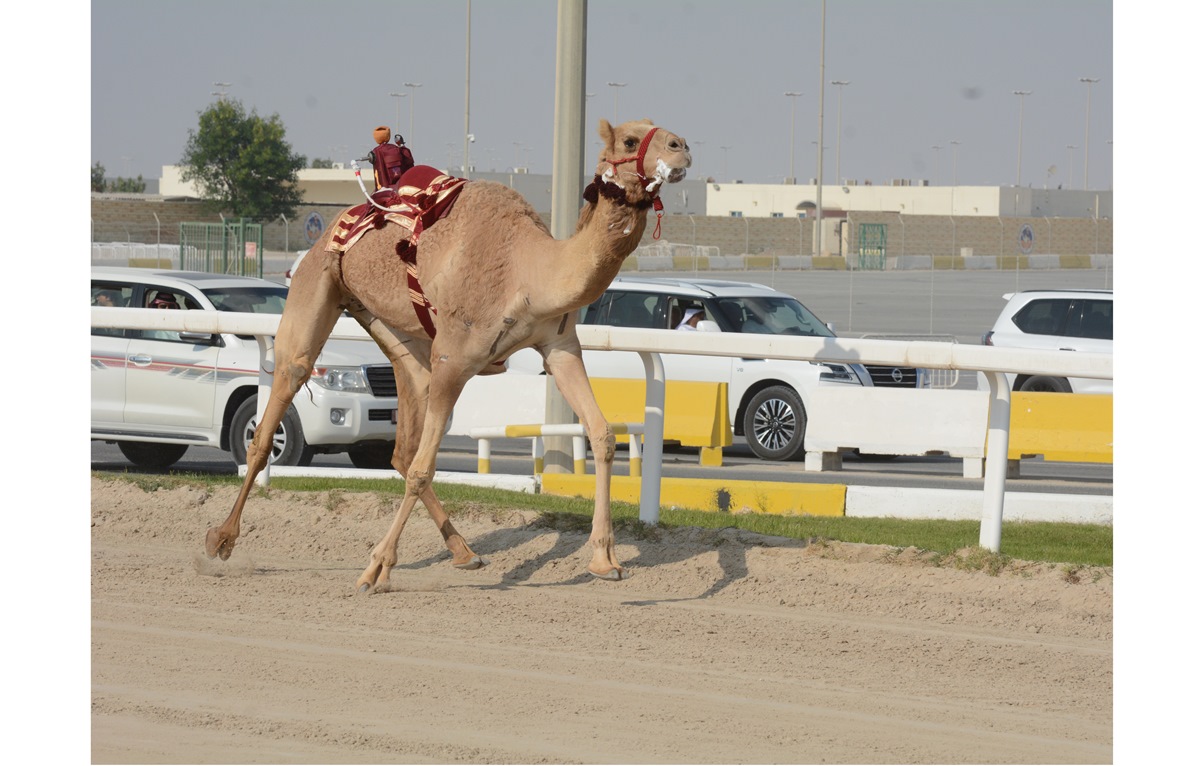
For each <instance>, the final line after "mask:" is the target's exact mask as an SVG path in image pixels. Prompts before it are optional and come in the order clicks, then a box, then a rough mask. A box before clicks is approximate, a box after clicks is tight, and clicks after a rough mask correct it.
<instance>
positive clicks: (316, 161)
mask: <svg viewBox="0 0 1200 766" xmlns="http://www.w3.org/2000/svg"><path fill="white" fill-rule="evenodd" d="M312 166H313V167H314V168H331V167H333V160H329V159H325V158H323V157H314V158H313V161H312Z"/></svg>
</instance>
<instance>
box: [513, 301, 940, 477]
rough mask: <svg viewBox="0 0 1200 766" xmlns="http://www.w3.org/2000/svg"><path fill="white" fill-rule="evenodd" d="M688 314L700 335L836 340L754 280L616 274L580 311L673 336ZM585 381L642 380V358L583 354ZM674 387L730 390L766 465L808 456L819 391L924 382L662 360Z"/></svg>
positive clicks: (788, 363)
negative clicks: (711, 385)
mask: <svg viewBox="0 0 1200 766" xmlns="http://www.w3.org/2000/svg"><path fill="white" fill-rule="evenodd" d="M689 309H700V310H701V312H702V316H701V319H700V321H699V322H698V324H697V325H696V329H697V330H699V331H701V332H744V333H762V334H771V335H810V336H812V335H815V336H818V337H833V336H834V332H833V329H832V328H830V327H829V326H827V325H826V324H824V323H823V322H821V320H820V319H818V318H817V317H816V316H815V315H814V314H813V313H812V312H811V311H809V310H808V309H807V308H806V307H805V306H804V305H803V304H801V303H800V301H798V300H796V299H795V298H793V297H792V296H790V295H788V294H787V293H782V292H779V291H778V290H773V289H771V288H770V287H767V286H765V285H760V284H755V283H752V282H730V281H723V280H713V279H691V280H684V279H653V278H630V277H617V278H616V279H615V280H614V281H613V283H612V285H610V286H609V288H608V290H607V291H605V293H604V295H603V296H601V297H600V299H599V300H597V301H596V302H595V303H593V304H591V305H590V306H588V307H587V308H586V309H584V310H583V317H582V319H581V320H580V323H581V324H598V325H613V326H616V327H645V328H651V329H663V330H665V329H670V328H674V327H677V326H678V325H679V323H680V322H681V321H682V320H683V318H684V317H685V316H687V315H688V312H689ZM583 353H584V364H585V366H586V367H587V371H588V375H589V376H591V377H595V378H635V379H644V378H645V368H644V367H643V365H642V361H641V357H639V356H638V355H637V354H636V353H634V352H629V351H584V352H583ZM663 366H664V368H665V372H666V376H667V379H668V380H701V381H713V382H726V383H728V384H729V420H730V423H732V424H733V430H734V433H735V434H738V435H739V436H745V437H746V443H747V444H748V445H749V446H750V449H751V450H752V451H753V452H754V454H755V455H757V456H758V457H760V458H763V459H765V460H792V459H795V458H798V457H803V455H804V431H805V427H806V425H807V423H808V412H809V409H810V407H811V399H812V396H811V392H812V390H813V388H814V387H815V386H817V385H826V384H834V385H837V384H840V385H855V386H889V387H900V388H915V387H917V386H923V385H925V376H924V375H923V371H920V370H916V369H914V368H911V367H892V366H875V365H865V366H864V365H859V364H846V365H843V364H830V363H827V362H823V363H820V364H818V363H815V362H800V361H793V360H785V359H743V358H734V357H723V356H704V355H689V354H663ZM509 368H510V369H516V370H520V371H522V372H536V371H538V370H540V369H541V359H540V357H538V356H537V354H536V353H535V352H532V350H528V349H527V350H523V351H520V352H518V353H516V354H514V355H513V356H512V357H511V358H510V359H509Z"/></svg>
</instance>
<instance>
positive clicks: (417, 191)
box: [326, 165, 467, 339]
mask: <svg viewBox="0 0 1200 766" xmlns="http://www.w3.org/2000/svg"><path fill="white" fill-rule="evenodd" d="M466 183H467V180H466V179H465V178H455V177H454V176H448V175H445V174H443V173H441V172H440V171H438V169H437V168H433V167H430V166H429V165H417V166H416V167H414V168H412V169H411V170H409V171H408V172H406V173H405V174H404V175H403V176H401V177H400V181H399V183H397V185H396V186H395V187H384V188H382V189H379V190H378V191H376V192H375V193H374V194H372V195H371V201H370V202H364V203H362V204H360V205H355V206H354V207H352V208H349V209H348V210H346V211H345V212H343V213H342V214H341V216H339V217H338V220H337V223H335V224H334V230H333V235H332V236H331V237H330V240H329V246H328V247H327V248H326V249H327V250H328V251H329V252H331V253H337V254H339V255H344V254H345V253H347V252H349V251H350V248H351V247H353V246H354V244H355V243H356V242H358V241H359V240H360V239H362V237H363V235H364V234H366V233H367V232H368V231H370V230H372V229H382V228H383V227H384V226H386V225H388V224H389V223H392V224H396V225H398V226H401V227H403V228H404V229H406V230H407V231H408V232H409V236H408V238H407V239H406V240H404V241H402V242H400V243H399V244H397V245H396V254H397V255H398V256H400V259H401V260H402V261H404V263H405V264H406V266H407V271H408V293H409V298H410V299H411V300H412V304H413V308H414V309H415V310H416V312H417V319H419V320H420V322H421V327H423V328H424V329H425V332H427V333H429V337H430V338H431V339H432V338H433V337H434V335H436V334H437V327H436V325H435V324H434V322H433V317H434V316H436V315H437V308H435V307H434V306H433V304H432V303H430V302H429V298H427V297H426V296H425V291H424V289H422V287H421V281H420V278H419V270H418V268H417V243H418V241H419V240H420V238H421V233H422V232H423V231H425V229H427V228H429V227H430V226H432V225H434V224H435V223H437V222H438V221H439V220H440V219H442V218H444V217H445V216H446V215H447V214H448V213H449V212H450V210H451V209H452V208H453V207H454V203H455V201H456V200H457V199H458V195H459V193H460V192H461V191H462V189H463V186H464V185H465V184H466Z"/></svg>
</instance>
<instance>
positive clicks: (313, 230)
mask: <svg viewBox="0 0 1200 766" xmlns="http://www.w3.org/2000/svg"><path fill="white" fill-rule="evenodd" d="M324 233H325V219H324V218H322V217H321V214H320V213H318V212H317V211H315V210H314V211H313V212H311V213H309V214H308V218H305V219H304V238H305V239H306V240H308V244H309V245H315V244H317V240H318V239H320V238H321V235H322V234H324Z"/></svg>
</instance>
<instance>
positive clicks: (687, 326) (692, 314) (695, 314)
mask: <svg viewBox="0 0 1200 766" xmlns="http://www.w3.org/2000/svg"><path fill="white" fill-rule="evenodd" d="M703 318H704V309H696V308H691V309H688V310H687V311H685V312H683V321H681V322H680V323H679V324H678V325H676V326H675V329H676V330H688V331H691V332H695V330H696V325H698V324H700V320H701V319H703Z"/></svg>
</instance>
